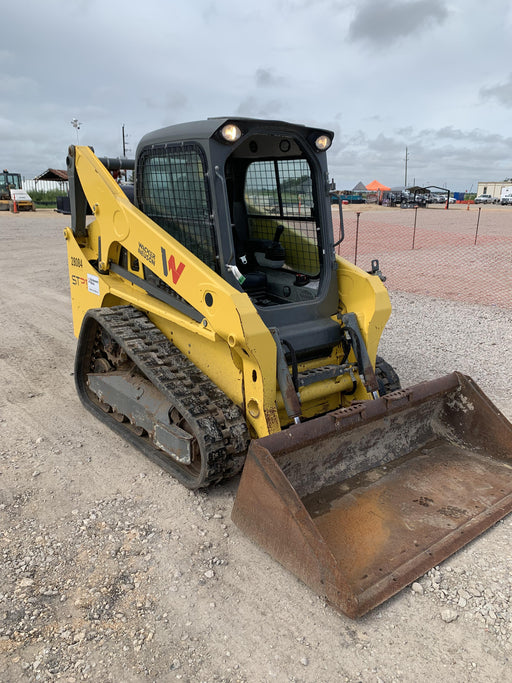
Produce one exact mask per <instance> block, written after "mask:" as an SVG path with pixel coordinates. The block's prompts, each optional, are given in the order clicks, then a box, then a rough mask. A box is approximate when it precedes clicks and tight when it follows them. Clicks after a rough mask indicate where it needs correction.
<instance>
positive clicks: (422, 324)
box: [0, 211, 512, 683]
mask: <svg viewBox="0 0 512 683" xmlns="http://www.w3.org/2000/svg"><path fill="white" fill-rule="evenodd" d="M389 215H391V214H388V216H389ZM507 215H508V214H507ZM510 215H512V214H510ZM67 222H68V219H67V218H66V217H63V216H60V215H58V214H56V213H53V212H50V211H40V212H37V213H35V214H20V215H12V214H6V213H0V238H1V243H2V250H1V253H0V286H1V292H2V298H1V300H0V383H1V387H2V392H1V394H0V435H1V441H0V523H1V526H0V552H1V553H2V564H1V565H0V680H2V681H8V682H10V681H52V680H63V681H68V682H69V683H72V682H75V681H82V680H90V681H99V682H101V683H103V682H106V681H115V682H116V683H117V682H119V681H127V682H131V681H175V680H182V681H191V682H195V681H205V682H206V681H207V682H209V681H251V682H252V681H258V682H259V681H265V682H266V681H297V682H298V681H303V682H308V683H309V682H310V683H318V682H326V683H327V682H331V681H350V682H356V681H364V682H367V681H368V682H370V681H371V682H373V683H379V682H380V683H383V682H384V683H391V682H392V681H407V682H408V681H410V682H412V681H415V682H417V681H431V680H449V679H451V680H453V681H475V682H476V681H482V682H484V681H485V682H489V681H505V680H508V679H509V678H510V670H511V668H510V667H511V662H510V658H511V655H512V550H511V549H512V519H511V517H510V516H509V517H508V518H506V519H505V520H503V521H502V522H500V523H498V524H497V525H496V526H495V527H494V528H492V529H491V530H489V531H488V532H486V533H485V534H484V535H483V536H482V537H481V538H479V539H477V540H475V541H474V542H473V543H472V544H470V545H469V546H468V547H466V548H465V549H463V550H462V551H460V552H459V553H457V554H456V555H455V556H453V557H452V558H450V559H449V560H447V561H446V562H445V563H443V564H442V565H441V566H440V567H439V568H437V569H434V570H432V571H431V572H429V573H428V574H427V575H425V576H424V577H422V578H421V579H420V580H419V581H418V582H417V583H416V584H415V585H414V587H413V588H412V587H409V588H406V589H405V590H403V591H402V592H401V593H400V594H399V595H398V596H396V597H395V598H393V599H391V600H389V601H388V602H387V603H386V604H384V605H383V606H381V607H379V608H377V609H375V610H374V611H373V612H372V613H370V614H369V615H367V616H365V617H364V618H362V619H360V620H359V621H351V620H349V619H347V618H346V617H344V616H343V615H340V614H338V613H336V612H335V611H334V610H333V609H331V608H330V607H329V606H326V605H325V603H324V602H323V601H322V600H321V599H319V598H318V597H317V596H316V595H314V594H313V593H312V592H311V591H310V590H309V589H308V588H307V587H305V586H304V585H303V584H302V583H300V582H299V581H298V580H297V579H296V578H295V577H294V576H293V575H291V574H289V573H288V572H287V571H285V570H284V569H282V568H281V567H280V566H279V565H277V564H276V563H275V562H274V561H273V560H271V559H270V558H269V557H268V556H267V555H266V554H265V553H264V552H262V551H261V550H260V549H259V548H257V547H256V546H254V545H253V544H252V543H251V542H250V541H249V540H247V539H246V538H245V537H244V536H243V535H242V534H241V533H240V532H239V531H238V529H237V528H236V527H235V526H234V525H233V523H232V522H231V519H230V511H231V508H232V504H233V500H234V495H235V492H236V488H237V480H236V479H235V480H234V481H231V482H230V483H228V484H225V485H222V486H219V487H216V488H214V489H212V490H210V491H208V492H207V493H190V492H188V491H187V490H186V489H184V488H183V487H181V486H180V485H179V484H177V483H176V482H175V481H174V480H173V479H171V478H170V477H169V476H168V475H166V474H165V473H163V472H162V471H161V470H159V469H158V468H157V467H156V466H155V465H153V464H152V463H151V462H149V461H147V460H145V459H144V458H143V457H142V456H141V455H139V453H138V452H136V451H135V450H134V449H132V448H131V447H129V446H127V445H125V444H124V443H123V441H121V440H120V439H119V438H118V437H117V436H116V435H114V434H113V433H112V432H110V431H109V430H108V429H107V428H104V427H103V426H102V425H101V424H99V423H98V422H97V421H95V419H94V418H93V417H92V416H91V415H90V414H89V413H87V412H86V411H85V410H84V409H83V408H82V406H81V404H80V403H79V401H78V398H77V396H76V393H75V388H74V384H73V376H72V371H73V357H74V350H75V339H74V337H73V332H72V325H71V308H70V301H69V287H68V279H67V265H66V249H65V241H64V239H63V237H62V229H63V228H64V226H65V225H67ZM393 303H394V307H395V311H394V317H393V319H392V321H391V322H390V324H389V326H388V328H387V330H386V332H385V336H384V339H383V343H382V355H384V356H385V357H386V359H387V360H388V361H389V362H391V363H392V364H393V365H394V366H395V367H396V368H397V370H398V371H399V373H400V374H401V377H402V382H403V384H404V385H405V386H407V385H410V384H412V383H415V382H418V381H421V380H426V379H431V378H433V377H436V376H439V375H440V374H444V373H445V372H449V371H451V370H453V369H458V370H460V371H462V372H465V373H467V374H470V375H472V376H473V377H474V379H475V380H476V381H477V382H478V383H479V384H480V385H481V387H482V388H483V389H484V391H486V393H488V395H489V396H490V397H491V398H492V399H493V400H495V401H496V403H497V405H498V406H499V408H500V409H501V410H502V411H503V412H504V413H505V414H506V415H507V417H508V418H509V419H511V418H512V397H511V393H510V385H511V380H512V371H511V369H510V363H509V361H508V360H507V359H508V357H509V355H510V349H511V348H512V325H511V324H510V323H511V321H510V318H511V312H510V310H507V309H503V308H500V307H496V306H483V305H476V304H471V303H460V302H454V301H451V302H448V303H446V302H444V301H443V300H441V299H436V298H432V297H426V296H422V295H417V294H416V295H415V294H409V293H403V292H398V293H395V294H393ZM507 672H508V673H507Z"/></svg>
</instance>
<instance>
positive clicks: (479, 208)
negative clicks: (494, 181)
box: [475, 206, 482, 246]
mask: <svg viewBox="0 0 512 683" xmlns="http://www.w3.org/2000/svg"><path fill="white" fill-rule="evenodd" d="M481 210H482V207H481V206H479V207H478V218H477V220H476V231H475V246H476V241H477V239H478V225H479V223H480V211H481Z"/></svg>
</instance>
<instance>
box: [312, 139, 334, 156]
mask: <svg viewBox="0 0 512 683" xmlns="http://www.w3.org/2000/svg"><path fill="white" fill-rule="evenodd" d="M331 143H332V140H331V138H330V137H329V136H328V135H320V136H319V137H317V139H316V140H315V146H316V148H317V150H318V151H319V152H325V151H326V150H327V149H329V147H330V146H331Z"/></svg>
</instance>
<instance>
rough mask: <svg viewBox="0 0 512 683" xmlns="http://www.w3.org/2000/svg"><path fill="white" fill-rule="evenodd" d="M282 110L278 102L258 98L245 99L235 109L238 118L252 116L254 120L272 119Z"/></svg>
mask: <svg viewBox="0 0 512 683" xmlns="http://www.w3.org/2000/svg"><path fill="white" fill-rule="evenodd" d="M281 110H282V103H281V101H280V100H276V99H274V100H266V101H264V100H261V98H259V97H247V98H246V99H245V100H243V101H242V102H240V104H239V105H238V107H237V109H236V112H235V113H236V114H238V115H239V116H254V117H256V118H274V117H276V116H278V115H279V112H280V111H281Z"/></svg>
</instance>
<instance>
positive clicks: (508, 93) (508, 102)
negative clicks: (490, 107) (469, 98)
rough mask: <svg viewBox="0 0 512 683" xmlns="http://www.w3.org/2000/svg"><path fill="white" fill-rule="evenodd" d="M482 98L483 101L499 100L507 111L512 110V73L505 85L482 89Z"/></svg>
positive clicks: (500, 84)
mask: <svg viewBox="0 0 512 683" xmlns="http://www.w3.org/2000/svg"><path fill="white" fill-rule="evenodd" d="M480 98H481V99H482V100H497V101H498V102H499V103H500V104H502V105H503V106H504V107H507V109H510V108H512V73H511V74H509V77H508V81H507V82H505V83H498V84H497V85H492V86H490V87H488V88H487V87H483V88H480Z"/></svg>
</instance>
